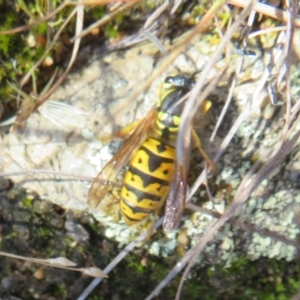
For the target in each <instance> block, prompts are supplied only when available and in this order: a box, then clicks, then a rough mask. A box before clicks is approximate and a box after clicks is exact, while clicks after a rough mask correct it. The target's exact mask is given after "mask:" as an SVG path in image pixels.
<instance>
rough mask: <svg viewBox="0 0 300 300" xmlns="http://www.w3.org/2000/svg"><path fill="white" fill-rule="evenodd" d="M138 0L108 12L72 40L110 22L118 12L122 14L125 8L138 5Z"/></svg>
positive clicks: (72, 40)
mask: <svg viewBox="0 0 300 300" xmlns="http://www.w3.org/2000/svg"><path fill="white" fill-rule="evenodd" d="M137 2H138V1H132V2H129V1H128V3H126V4H124V5H123V6H121V7H120V8H118V9H117V10H115V11H113V12H112V13H110V14H106V15H105V16H104V17H103V18H102V19H100V20H99V21H97V22H95V23H93V24H92V25H91V26H89V27H88V28H86V29H85V30H83V31H82V32H80V33H76V35H75V37H74V38H73V39H71V42H74V41H76V40H78V39H79V38H83V37H84V36H86V35H87V34H89V33H90V32H91V31H92V30H93V29H95V28H98V27H101V26H103V25H104V24H106V23H107V22H109V21H110V20H111V19H112V18H114V17H115V16H117V15H118V14H120V13H122V12H123V11H125V10H127V9H129V8H131V7H133V6H134V5H136V3H137ZM83 3H84V4H86V3H85V2H83Z"/></svg>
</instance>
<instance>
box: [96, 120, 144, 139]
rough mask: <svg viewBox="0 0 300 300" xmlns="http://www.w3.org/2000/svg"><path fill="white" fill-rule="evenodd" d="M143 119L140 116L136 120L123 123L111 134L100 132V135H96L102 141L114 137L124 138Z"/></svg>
mask: <svg viewBox="0 0 300 300" xmlns="http://www.w3.org/2000/svg"><path fill="white" fill-rule="evenodd" d="M144 119H145V118H142V119H140V120H138V121H135V122H132V123H130V124H128V125H125V126H123V127H122V128H121V129H120V130H118V131H116V132H113V133H112V134H111V133H109V134H102V135H101V136H98V138H99V140H100V141H101V142H103V143H107V142H110V141H112V140H113V139H114V138H125V137H127V136H129V135H130V134H131V133H132V132H133V131H134V130H135V129H136V128H137V127H138V126H139V125H140V124H141V123H142V122H143V121H144Z"/></svg>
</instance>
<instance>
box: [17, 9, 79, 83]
mask: <svg viewBox="0 0 300 300" xmlns="http://www.w3.org/2000/svg"><path fill="white" fill-rule="evenodd" d="M76 11H77V10H76V8H75V9H74V10H73V11H72V12H71V13H70V14H69V16H68V18H67V19H66V20H65V21H64V23H63V24H62V26H61V27H60V29H59V30H58V31H57V33H56V34H55V36H54V38H53V40H52V42H51V43H50V45H49V46H48V48H47V49H46V50H45V52H44V54H43V55H42V56H41V58H40V59H39V60H38V61H37V62H36V63H35V64H34V65H33V66H32V68H31V69H30V70H29V71H28V72H27V74H26V75H25V76H23V78H22V79H21V81H20V85H21V87H22V86H23V85H24V84H26V83H27V82H28V80H29V77H30V76H31V75H32V73H33V72H34V71H35V70H36V69H37V68H38V67H39V66H40V64H41V63H42V62H43V61H44V59H45V57H46V56H47V54H48V53H49V52H50V51H51V49H52V48H53V47H54V46H55V43H56V42H57V40H58V39H59V37H60V34H61V33H62V31H63V29H64V28H65V27H66V26H67V25H68V23H69V22H70V20H71V19H72V18H73V16H74V15H75V14H76Z"/></svg>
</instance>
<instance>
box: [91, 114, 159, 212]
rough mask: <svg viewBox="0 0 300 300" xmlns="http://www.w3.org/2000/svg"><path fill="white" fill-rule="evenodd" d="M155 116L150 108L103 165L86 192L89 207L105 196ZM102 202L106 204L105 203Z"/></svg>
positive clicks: (143, 137)
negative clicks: (119, 147) (118, 148)
mask: <svg viewBox="0 0 300 300" xmlns="http://www.w3.org/2000/svg"><path fill="white" fill-rule="evenodd" d="M155 116H156V111H155V110H154V109H152V110H151V111H150V113H149V114H148V115H147V116H146V117H145V119H144V120H143V121H142V122H141V123H140V124H139V126H138V127H137V128H136V129H135V131H134V132H133V133H132V135H131V136H130V137H129V138H128V139H127V141H126V142H125V143H124V145H123V146H122V147H121V149H120V150H119V151H118V152H117V153H116V154H115V155H114V157H113V158H112V159H111V160H110V161H109V162H108V163H107V164H106V165H105V167H104V168H103V169H102V170H101V172H100V173H99V174H98V176H97V177H96V178H95V179H94V181H93V184H92V186H91V188H90V190H89V193H88V204H89V206H90V207H92V208H96V207H98V205H99V204H100V203H101V202H102V200H103V199H104V198H105V195H106V194H107V192H108V191H109V189H110V187H111V183H112V182H114V181H115V178H116V176H117V175H118V174H119V172H120V171H121V170H122V168H123V167H124V166H125V165H126V164H127V163H128V161H129V160H130V159H131V157H132V155H133V154H134V153H135V152H136V151H137V149H138V148H139V147H140V146H141V144H142V143H143V142H144V141H145V139H146V137H147V132H148V130H149V128H150V126H151V125H152V124H153V120H154V119H155ZM107 201H108V200H107ZM102 204H104V205H106V203H102Z"/></svg>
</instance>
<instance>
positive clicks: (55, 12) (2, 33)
mask: <svg viewBox="0 0 300 300" xmlns="http://www.w3.org/2000/svg"><path fill="white" fill-rule="evenodd" d="M70 3H71V1H68V0H66V1H65V2H64V3H62V4H61V5H60V6H58V7H57V8H56V9H55V10H54V11H52V12H51V13H50V14H48V15H47V16H45V17H44V18H41V19H38V20H35V21H34V22H32V23H30V24H28V25H25V26H20V27H18V28H14V29H11V30H5V31H0V35H7V34H15V33H18V32H22V31H25V30H28V29H30V28H33V27H34V26H36V25H38V24H40V23H43V22H46V21H48V20H50V19H51V18H53V17H54V16H55V15H56V14H57V13H59V12H60V11H61V10H63V9H64V8H65V7H67V6H68V5H70Z"/></svg>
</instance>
